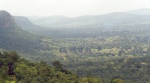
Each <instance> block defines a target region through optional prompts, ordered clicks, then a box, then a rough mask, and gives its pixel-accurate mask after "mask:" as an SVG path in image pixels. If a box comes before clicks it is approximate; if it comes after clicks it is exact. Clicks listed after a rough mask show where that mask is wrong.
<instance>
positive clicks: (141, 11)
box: [126, 8, 150, 15]
mask: <svg viewBox="0 0 150 83" xmlns="http://www.w3.org/2000/svg"><path fill="white" fill-rule="evenodd" d="M126 13H128V14H136V15H150V9H148V8H142V9H137V10H129V11H126Z"/></svg>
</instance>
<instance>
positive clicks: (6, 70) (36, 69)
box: [0, 52, 102, 83]
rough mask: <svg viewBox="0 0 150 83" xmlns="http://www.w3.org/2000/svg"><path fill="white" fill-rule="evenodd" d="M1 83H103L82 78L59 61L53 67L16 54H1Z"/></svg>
mask: <svg viewBox="0 0 150 83" xmlns="http://www.w3.org/2000/svg"><path fill="white" fill-rule="evenodd" d="M0 72H1V73H0V82H1V83H102V81H101V80H100V79H99V78H95V77H84V78H80V77H78V76H77V75H76V74H72V73H71V72H69V71H68V70H66V69H64V68H62V64H61V63H60V62H59V61H55V62H53V66H47V65H46V63H45V62H43V61H41V62H40V63H31V62H29V61H27V60H25V59H21V58H19V56H18V54H16V53H15V52H0Z"/></svg>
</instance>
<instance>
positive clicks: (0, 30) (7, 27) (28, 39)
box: [0, 11, 40, 54]
mask: <svg viewBox="0 0 150 83" xmlns="http://www.w3.org/2000/svg"><path fill="white" fill-rule="evenodd" d="M0 40H1V41H0V48H1V49H5V50H15V51H17V52H19V53H23V54H24V53H27V52H28V53H30V52H31V51H32V50H33V49H37V48H39V47H40V43H39V40H40V38H39V37H38V36H36V35H33V34H31V33H29V32H27V31H24V30H22V29H21V28H20V27H19V26H18V25H17V24H16V22H15V19H14V17H13V16H11V15H10V13H8V12H6V11H0Z"/></svg>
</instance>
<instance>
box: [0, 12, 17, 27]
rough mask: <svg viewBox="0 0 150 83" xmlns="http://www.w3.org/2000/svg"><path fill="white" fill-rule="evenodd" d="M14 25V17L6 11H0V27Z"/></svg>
mask: <svg viewBox="0 0 150 83" xmlns="http://www.w3.org/2000/svg"><path fill="white" fill-rule="evenodd" d="M12 27H15V21H14V18H13V17H12V16H11V15H10V14H9V13H7V12H6V11H4V10H2V11H0V28H1V29H3V28H12Z"/></svg>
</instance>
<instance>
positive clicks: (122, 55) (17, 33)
mask: <svg viewBox="0 0 150 83" xmlns="http://www.w3.org/2000/svg"><path fill="white" fill-rule="evenodd" d="M3 15H6V16H3ZM6 17H9V19H7V18H6ZM43 19H44V18H43ZM47 19H48V18H47ZM49 20H51V21H49ZM34 21H35V19H34ZM37 21H38V22H40V20H37ZM37 21H35V22H37ZM32 22H33V20H32V21H31V18H29V19H28V18H27V17H23V16H22V17H21V16H19V17H18V16H15V17H13V16H11V15H10V14H9V13H8V12H6V11H1V12H0V48H1V49H0V50H1V51H2V52H5V51H16V52H17V53H18V54H19V55H20V57H21V58H24V59H26V60H30V61H31V62H36V63H37V62H41V61H43V62H45V63H46V64H48V65H49V66H52V63H53V62H55V61H57V60H58V61H60V62H62V64H63V68H65V69H67V70H69V71H71V72H73V73H77V74H78V75H79V77H83V78H84V77H88V76H89V77H90V76H93V77H96V78H93V79H95V80H96V79H97V78H100V79H101V80H102V82H104V83H113V82H110V80H111V79H112V80H113V79H120V80H123V81H124V82H125V83H149V82H150V80H149V77H150V75H149V74H150V71H149V67H150V61H149V59H150V38H149V37H150V15H136V14H128V13H124V12H122V13H111V14H106V15H100V16H83V17H77V18H66V17H60V16H59V18H57V17H53V18H52V17H51V18H50V19H48V21H47V22H51V23H47V22H44V21H43V20H42V21H41V22H44V23H47V24H44V25H47V26H42V25H41V24H42V23H39V25H37V24H33V23H32ZM48 24H49V25H48ZM19 61H20V62H21V59H19ZM21 63H23V64H24V65H26V64H25V61H24V62H21ZM17 66H21V64H20V65H19V64H18V63H17ZM26 66H28V65H26ZM36 67H37V66H36ZM44 67H45V66H44ZM30 68H31V70H32V67H30ZM29 70H30V69H29ZM33 70H34V68H33ZM50 70H54V68H50ZM36 71H38V70H36ZM19 72H20V71H19ZM48 72H49V71H48ZM57 72H58V73H60V71H56V72H55V73H57ZM20 73H22V72H20ZM53 73H54V71H53ZM35 74H37V73H36V72H35ZM59 75H60V76H61V75H64V74H63V73H61V74H59ZM71 76H74V75H71ZM54 77H55V76H54ZM61 78H62V77H61ZM66 78H67V79H70V78H69V76H67V77H66ZM62 79H65V78H62ZM72 79H77V78H76V77H72ZM54 80H55V79H54ZM82 80H83V79H82ZM82 80H81V79H77V81H78V82H75V81H74V82H73V83H80V82H81V81H82ZM55 81H56V80H55ZM57 81H58V83H60V81H59V80H57ZM50 83H52V82H50ZM64 83H65V82H64ZM68 83H70V81H68ZM81 83H84V82H81ZM85 83H86V82H85ZM88 83H90V82H88ZM91 83H99V82H98V81H97V82H91ZM115 83H119V82H115ZM120 83H123V82H122V81H121V82H120Z"/></svg>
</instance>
